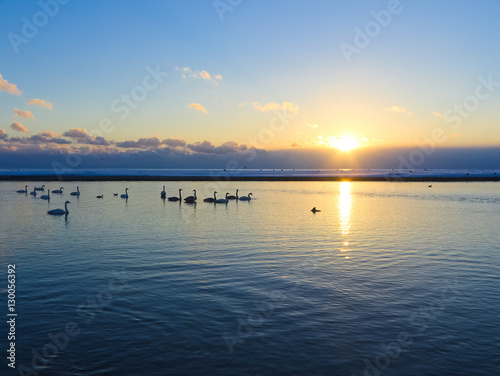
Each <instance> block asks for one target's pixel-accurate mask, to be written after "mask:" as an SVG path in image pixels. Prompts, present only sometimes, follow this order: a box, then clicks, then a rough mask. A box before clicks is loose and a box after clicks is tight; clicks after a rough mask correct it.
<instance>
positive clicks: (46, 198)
mask: <svg viewBox="0 0 500 376" xmlns="http://www.w3.org/2000/svg"><path fill="white" fill-rule="evenodd" d="M40 198H41V199H42V200H50V189H49V190H48V191H47V194H46V195H43V196H40Z"/></svg>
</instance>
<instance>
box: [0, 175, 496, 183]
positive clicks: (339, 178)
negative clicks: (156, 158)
mask: <svg viewBox="0 0 500 376" xmlns="http://www.w3.org/2000/svg"><path fill="white" fill-rule="evenodd" d="M0 181H270V182H273V181H367V182H370V181H373V182H380V181H386V182H498V181H500V177H499V176H496V175H495V176H414V177H413V176H401V177H398V176H390V177H385V176H348V175H346V176H209V175H206V176H154V175H151V176H132V175H97V176H89V175H78V174H73V175H69V174H68V175H63V176H60V177H58V176H57V175H17V176H16V175H0Z"/></svg>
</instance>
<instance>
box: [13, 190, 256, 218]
mask: <svg viewBox="0 0 500 376" xmlns="http://www.w3.org/2000/svg"><path fill="white" fill-rule="evenodd" d="M44 191H45V185H42V186H40V187H37V186H35V187H33V191H31V192H29V194H30V195H31V196H33V197H37V192H44ZM63 191H64V188H63V187H61V188H59V189H55V190H52V191H51V190H49V189H48V190H47V194H46V195H45V194H42V195H41V196H40V197H39V198H40V199H41V200H47V201H50V192H52V194H57V195H62V194H63ZM128 191H129V189H128V188H125V193H124V194H122V195H120V197H121V198H124V199H128V197H129V196H128ZM238 192H239V190H238V189H237V190H236V194H235V195H230V194H229V193H226V196H225V198H217V193H218V192H217V191H214V197H207V198H205V199H204V200H203V202H208V203H214V204H227V203H228V202H229V201H230V200H240V201H250V200H251V199H252V193H249V194H248V195H247V196H238ZM17 193H24V194H25V195H28V186H27V185H26V186H25V187H24V189H20V190H18V191H17ZM70 195H71V196H76V197H77V198H78V197H80V187H76V191H75V192H71V194H70ZM113 196H118V193H113ZM160 197H161V198H162V199H163V200H165V199H166V200H168V201H178V202H179V203H180V202H182V200H183V198H182V189H179V196H171V197H167V192H166V191H165V186H163V190H162V191H161V192H160ZM96 198H104V195H98V196H96ZM197 200H198V197H197V196H196V189H193V195H192V196H188V197H184V202H185V203H188V204H194V203H196V201H197ZM68 204H71V202H70V201H67V200H66V202H65V203H64V209H53V210H49V211H47V214H51V215H67V214H69V210H68Z"/></svg>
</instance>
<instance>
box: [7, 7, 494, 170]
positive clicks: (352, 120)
mask: <svg viewBox="0 0 500 376" xmlns="http://www.w3.org/2000/svg"><path fill="white" fill-rule="evenodd" d="M0 14H1V16H0V17H1V20H2V22H1V23H0V168H15V167H16V166H20V167H23V168H24V167H31V166H33V167H46V166H47V165H51V163H52V164H53V162H54V161H66V162H65V163H67V164H70V163H69V162H68V160H71V158H70V159H68V158H69V157H68V156H69V155H70V156H71V155H74V158H73V159H72V160H73V162H72V163H73V165H76V162H74V161H75V160H78V161H79V163H78V165H80V164H81V163H87V165H88V166H92V167H100V166H102V167H104V166H105V167H115V166H116V167H127V166H132V165H133V167H137V166H142V167H155V168H156V167H162V166H165V167H170V168H171V167H175V166H182V167H183V168H189V167H192V168H202V167H226V166H227V167H230V165H229V164H228V163H229V162H231V161H236V164H237V165H238V166H240V165H245V166H246V165H248V166H252V167H255V168H257V167H266V168H267V167H280V166H279V165H281V166H285V167H289V168H292V167H297V168H344V167H345V168H351V167H353V166H356V167H366V168H370V167H378V168H384V167H385V168H394V167H398V166H400V165H401V166H402V165H403V164H405V166H406V165H408V166H413V167H415V168H417V167H423V166H428V167H440V168H441V167H443V166H444V165H446V166H450V167H453V168H459V167H466V166H469V164H470V163H469V164H468V163H466V162H465V161H466V160H467V158H463V156H466V155H469V154H468V153H471V152H473V153H474V157H473V158H472V157H471V158H469V161H470V159H472V160H474V161H475V164H474V166H475V167H480V166H483V165H484V166H486V167H488V168H490V167H492V168H493V167H497V165H498V164H500V163H499V162H500V161H499V158H498V157H496V158H495V157H493V160H492V155H493V156H495V155H500V154H495V153H492V152H491V150H496V149H495V148H497V147H498V148H500V130H499V126H500V115H499V112H498V108H500V106H499V105H500V65H499V64H498V62H499V61H500V49H498V42H497V40H498V35H500V23H499V22H498V14H500V2H498V1H495V0H491V1H488V0H482V1H465V0H448V1H446V0H441V1H437V0H428V1H426V0H420V1H417V0H413V1H411V0H400V1H398V0H386V1H378V0H377V1H358V0H353V1H340V0H338V1H330V0H307V1H306V0H304V1H302V0H286V1H285V0H283V1H282V0H273V1H264V0H252V1H250V0H215V1H212V0H203V1H202V0H192V1H182V0H172V1H159V0H149V1H144V2H139V1H130V0H122V1H118V0H114V1H112V0H109V1H96V0H86V1H80V0H40V1H22V2H21V1H15V0H3V1H2V0H0ZM443 150H449V154H448V157H446V155H447V154H446V153H444V152H443ZM499 150H500V149H499ZM395 151H397V152H395ZM443 153H444V154H443ZM257 156H258V157H257ZM461 156H462V157H461ZM80 160H81V161H86V162H81V161H80ZM403 160H404V161H405V163H403ZM438 160H439V161H440V162H437V161H438ZM99 161H102V162H99ZM453 161H454V162H453ZM461 161H462V162H461ZM434 162H435V163H434ZM405 168H406V167H405Z"/></svg>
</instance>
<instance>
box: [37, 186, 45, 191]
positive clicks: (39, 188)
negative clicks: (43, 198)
mask: <svg viewBox="0 0 500 376" xmlns="http://www.w3.org/2000/svg"><path fill="white" fill-rule="evenodd" d="M44 190H45V185H42V186H41V187H36V186H35V191H44Z"/></svg>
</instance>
